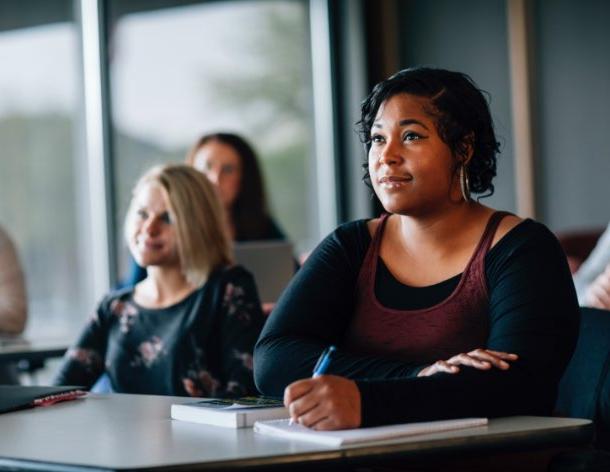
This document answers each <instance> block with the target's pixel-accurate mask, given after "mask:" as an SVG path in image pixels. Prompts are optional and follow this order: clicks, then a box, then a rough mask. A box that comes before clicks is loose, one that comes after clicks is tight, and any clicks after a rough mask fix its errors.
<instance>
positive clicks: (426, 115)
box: [374, 93, 433, 123]
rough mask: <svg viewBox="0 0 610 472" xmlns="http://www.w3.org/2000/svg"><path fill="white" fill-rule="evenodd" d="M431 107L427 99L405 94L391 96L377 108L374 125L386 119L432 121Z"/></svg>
mask: <svg viewBox="0 0 610 472" xmlns="http://www.w3.org/2000/svg"><path fill="white" fill-rule="evenodd" d="M431 106H432V104H431V101H430V99H429V98H427V97H420V96H417V95H411V94H407V93H399V94H396V95H392V96H391V97H389V98H387V99H386V100H385V101H384V102H383V103H382V104H381V105H380V106H379V109H378V110H377V114H376V116H375V122H374V123H377V122H383V121H385V120H387V119H392V120H403V119H409V118H416V119H419V120H422V121H424V120H425V121H426V122H430V121H432V120H433V117H432V115H431V114H430V107H431Z"/></svg>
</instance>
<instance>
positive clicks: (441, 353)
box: [254, 67, 578, 430]
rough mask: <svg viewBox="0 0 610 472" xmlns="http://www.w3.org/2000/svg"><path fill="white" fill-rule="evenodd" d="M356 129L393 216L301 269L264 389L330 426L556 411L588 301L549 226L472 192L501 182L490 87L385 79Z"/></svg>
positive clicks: (274, 332)
mask: <svg viewBox="0 0 610 472" xmlns="http://www.w3.org/2000/svg"><path fill="white" fill-rule="evenodd" d="M360 131H361V136H362V138H363V140H364V143H365V144H366V148H367V151H368V161H367V164H366V175H365V180H367V181H368V183H369V184H370V185H372V188H373V189H374V191H375V194H376V195H377V197H378V198H379V200H380V201H381V204H382V205H383V207H384V209H385V211H386V213H384V214H383V215H382V216H381V217H380V218H376V219H371V220H360V221H355V222H352V223H347V224H345V225H342V226H341V227H339V228H337V230H335V231H334V232H333V233H332V234H331V235H329V236H328V237H327V238H326V239H325V240H324V241H323V242H322V243H321V244H320V245H319V246H318V248H317V249H316V250H315V251H314V252H313V254H312V255H311V256H310V258H309V259H308V261H307V263H306V264H305V265H304V266H303V267H302V268H301V270H300V271H299V273H298V274H297V275H296V277H295V278H294V280H293V281H292V283H291V285H290V286H289V287H288V289H287V290H286V291H285V292H284V295H283V296H282V297H281V298H280V300H279V302H278V304H277V306H276V308H275V310H274V311H273V313H272V314H271V317H270V318H269V320H268V321H267V324H266V326H265V327H264V328H263V332H262V333H261V337H260V338H259V340H258V343H257V346H256V349H255V359H254V361H255V380H256V383H257V387H258V389H259V390H260V391H261V392H262V393H264V394H267V395H284V401H285V403H286V405H287V406H288V407H289V410H290V414H291V416H292V418H293V420H295V421H297V422H299V423H301V424H303V425H305V426H309V427H313V428H315V429H321V430H322V429H343V428H352V427H358V426H361V425H365V426H370V425H377V424H387V423H401V422H409V421H426V420H435V419H446V418H456V417H468V416H485V417H493V416H507V415H515V414H538V415H548V414H550V413H551V411H552V408H553V404H554V400H555V392H556V388H557V383H558V381H559V378H560V376H561V374H562V372H563V369H564V367H565V365H566V363H567V361H568V360H569V358H570V356H571V353H572V350H573V348H574V345H575V341H576V335H577V327H578V305H577V302H576V296H575V292H574V287H573V285H572V281H571V278H570V271H569V269H568V265H567V263H566V260H565V256H564V255H563V253H562V250H561V248H560V246H559V244H558V242H557V240H556V239H555V237H554V236H553V235H552V233H551V232H550V231H549V230H548V229H547V228H546V227H544V226H543V225H542V224H540V223H537V222H535V221H532V220H530V219H526V220H523V219H521V218H518V217H517V216H514V215H512V214H509V213H506V212H500V211H495V210H493V209H491V208H489V207H487V206H484V205H482V204H481V203H480V202H479V201H478V200H474V199H473V198H472V194H486V195H490V194H491V193H493V184H492V179H493V177H494V176H495V174H496V154H497V152H498V143H497V140H496V137H495V133H494V128H493V121H492V118H491V114H490V112H489V107H488V104H487V101H486V100H485V97H484V95H483V94H482V92H481V91H480V90H479V89H478V88H477V86H476V85H475V84H474V82H473V81H472V80H471V79H470V78H469V77H468V76H466V75H465V74H461V73H458V72H451V71H447V70H442V69H433V68H424V67H418V68H412V69H406V70H403V71H400V72H398V73H397V74H395V75H393V76H392V77H390V78H388V79H387V80H384V81H383V82H381V83H379V84H378V85H377V86H375V88H374V89H373V91H372V93H371V94H370V96H369V97H368V98H367V99H366V100H365V101H364V103H363V105H362V119H361V121H360ZM328 345H336V346H337V347H338V350H337V351H336V352H335V355H334V357H333V359H332V362H331V364H330V368H329V370H328V371H327V374H328V375H321V376H317V377H314V378H311V377H310V376H311V372H312V367H313V365H314V364H315V362H316V359H317V358H318V356H319V355H320V352H321V351H322V350H323V349H324V348H325V347H326V346H328Z"/></svg>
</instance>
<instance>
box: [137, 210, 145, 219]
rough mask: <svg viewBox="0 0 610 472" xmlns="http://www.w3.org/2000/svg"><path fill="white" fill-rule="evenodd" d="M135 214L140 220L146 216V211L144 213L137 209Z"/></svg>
mask: <svg viewBox="0 0 610 472" xmlns="http://www.w3.org/2000/svg"><path fill="white" fill-rule="evenodd" d="M136 215H138V218H140V219H141V220H145V219H146V218H148V213H146V211H144V210H138V211H137V212H136Z"/></svg>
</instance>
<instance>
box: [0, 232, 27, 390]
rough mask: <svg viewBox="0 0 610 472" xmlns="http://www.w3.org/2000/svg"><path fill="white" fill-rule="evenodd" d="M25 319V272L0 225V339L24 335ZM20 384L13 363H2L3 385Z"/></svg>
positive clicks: (0, 370)
mask: <svg viewBox="0 0 610 472" xmlns="http://www.w3.org/2000/svg"><path fill="white" fill-rule="evenodd" d="M26 320H27V296H26V289H25V277H24V275H23V269H22V268H21V264H20V263H19V257H18V256H17V249H16V248H15V245H14V244H13V241H11V238H10V237H9V235H8V233H7V232H6V231H5V230H4V228H2V226H0V336H1V335H5V334H8V335H11V336H13V335H18V334H21V333H22V332H23V330H24V329H25V323H26ZM17 382H18V374H17V366H16V365H15V364H13V363H10V362H5V363H0V384H14V383H17Z"/></svg>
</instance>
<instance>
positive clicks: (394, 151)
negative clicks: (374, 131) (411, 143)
mask: <svg viewBox="0 0 610 472" xmlns="http://www.w3.org/2000/svg"><path fill="white" fill-rule="evenodd" d="M401 159H402V156H401V155H400V150H399V149H398V147H397V146H396V145H395V144H394V141H393V140H390V141H388V142H387V143H386V145H385V146H384V147H383V148H382V149H381V150H380V151H379V163H380V164H386V165H391V164H396V163H398V162H400V160H401Z"/></svg>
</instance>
